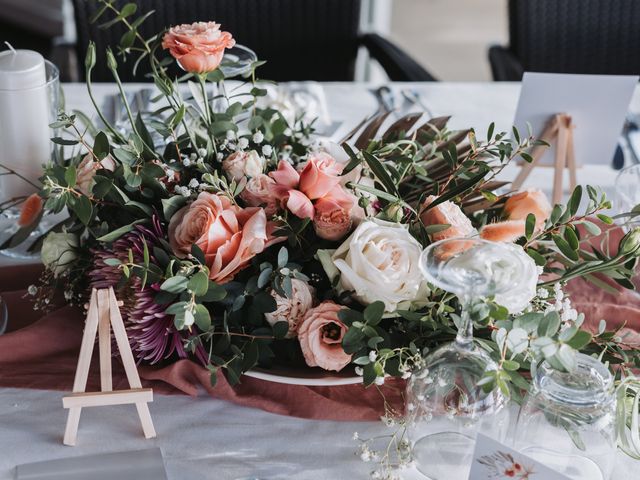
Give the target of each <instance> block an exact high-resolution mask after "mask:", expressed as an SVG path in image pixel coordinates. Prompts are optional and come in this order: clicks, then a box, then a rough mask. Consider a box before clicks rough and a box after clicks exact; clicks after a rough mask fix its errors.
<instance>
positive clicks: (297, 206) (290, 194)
mask: <svg viewBox="0 0 640 480" xmlns="http://www.w3.org/2000/svg"><path fill="white" fill-rule="evenodd" d="M342 168H343V166H342V165H340V164H339V163H337V162H336V161H335V160H334V159H333V157H331V156H330V155H328V154H326V153H315V154H311V155H310V157H309V159H308V160H307V161H306V162H305V163H304V164H303V165H302V168H301V171H300V173H298V172H297V171H296V170H295V169H294V168H293V167H292V166H291V164H290V163H289V162H287V161H286V160H280V163H278V169H277V170H275V171H273V172H270V173H269V176H270V177H271V178H273V180H274V181H275V183H276V184H275V185H274V187H273V188H272V192H273V195H274V196H275V197H276V198H277V199H278V201H279V202H280V204H281V205H282V207H283V208H287V209H288V210H289V211H291V213H293V214H294V215H295V216H297V217H299V218H314V216H315V208H314V205H313V201H314V200H318V199H319V198H322V197H324V196H326V195H328V194H329V193H330V192H332V191H334V189H336V188H339V189H342V187H340V177H339V175H340V173H341V172H342Z"/></svg>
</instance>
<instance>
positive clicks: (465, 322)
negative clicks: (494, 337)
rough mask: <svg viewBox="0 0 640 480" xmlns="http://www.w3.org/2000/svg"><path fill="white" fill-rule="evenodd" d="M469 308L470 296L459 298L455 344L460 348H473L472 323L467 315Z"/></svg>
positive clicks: (469, 315) (470, 303) (470, 304)
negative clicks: (458, 323)
mask: <svg viewBox="0 0 640 480" xmlns="http://www.w3.org/2000/svg"><path fill="white" fill-rule="evenodd" d="M471 306H472V301H471V296H470V295H466V296H464V297H461V298H460V325H459V326H458V334H457V335H456V344H457V345H458V346H459V347H461V348H471V347H472V346H473V321H472V320H471V314H470V313H469V310H470V308H471Z"/></svg>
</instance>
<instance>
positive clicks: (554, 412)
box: [514, 353, 616, 480]
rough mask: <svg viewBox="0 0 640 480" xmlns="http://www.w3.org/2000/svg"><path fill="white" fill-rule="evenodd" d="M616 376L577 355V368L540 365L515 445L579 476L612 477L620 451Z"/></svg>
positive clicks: (571, 475) (587, 478)
mask: <svg viewBox="0 0 640 480" xmlns="http://www.w3.org/2000/svg"><path fill="white" fill-rule="evenodd" d="M615 418H616V397H615V392H614V387H613V376H612V375H611V373H610V372H609V370H608V369H607V367H606V366H605V365H604V364H602V363H601V362H600V361H598V360H596V359H595V358H593V357H589V356H587V355H584V354H581V353H578V354H577V355H576V367H575V369H574V370H573V371H572V372H561V371H559V370H556V369H553V368H552V367H551V366H550V365H549V364H547V363H546V362H544V363H542V365H541V366H540V368H539V370H538V372H537V374H536V376H535V378H534V381H533V384H532V386H531V389H530V391H529V394H528V395H527V397H526V398H525V401H524V403H523V405H522V408H521V410H520V414H519V415H518V421H517V424H516V431H515V433H514V444H515V448H516V449H517V450H518V451H520V452H522V453H523V454H524V455H527V456H529V457H531V458H533V459H535V460H537V461H539V462H540V463H542V464H544V465H546V466H548V467H549V468H552V469H553V470H556V471H557V472H559V473H561V474H563V475H565V476H567V477H568V478H572V479H576V480H578V479H579V480H608V479H609V478H610V475H611V471H612V469H613V466H614V461H615V454H616V433H615Z"/></svg>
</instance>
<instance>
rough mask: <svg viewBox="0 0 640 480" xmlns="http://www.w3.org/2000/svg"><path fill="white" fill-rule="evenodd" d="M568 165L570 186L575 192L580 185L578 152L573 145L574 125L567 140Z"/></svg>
mask: <svg viewBox="0 0 640 480" xmlns="http://www.w3.org/2000/svg"><path fill="white" fill-rule="evenodd" d="M567 167H568V168H569V186H570V187H571V191H572V192H573V191H574V190H575V188H576V186H577V185H578V178H577V177H578V175H577V172H576V169H577V165H576V152H575V147H574V145H573V125H571V127H570V128H569V139H568V140H567Z"/></svg>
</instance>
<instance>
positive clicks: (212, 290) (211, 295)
mask: <svg viewBox="0 0 640 480" xmlns="http://www.w3.org/2000/svg"><path fill="white" fill-rule="evenodd" d="M226 296H227V291H226V290H225V289H224V287H222V286H220V285H218V284H217V283H215V282H213V281H211V280H210V281H209V288H208V289H207V293H206V294H205V295H203V296H201V297H198V301H200V302H205V303H208V302H219V301H220V300H224V299H225V297H226Z"/></svg>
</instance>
